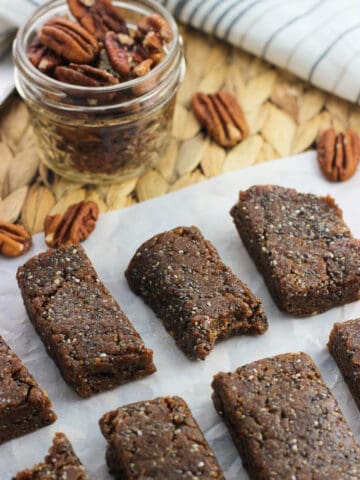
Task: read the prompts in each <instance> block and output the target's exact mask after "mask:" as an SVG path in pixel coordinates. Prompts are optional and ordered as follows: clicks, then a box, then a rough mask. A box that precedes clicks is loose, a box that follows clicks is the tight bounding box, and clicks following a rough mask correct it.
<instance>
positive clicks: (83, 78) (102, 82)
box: [55, 63, 119, 87]
mask: <svg viewBox="0 0 360 480" xmlns="http://www.w3.org/2000/svg"><path fill="white" fill-rule="evenodd" d="M55 78H56V79H57V80H60V82H66V83H72V84H73V85H83V86H84V87H104V86H107V85H116V84H117V83H119V80H118V79H117V78H115V77H114V76H113V75H111V73H109V72H107V71H106V70H102V69H101V68H95V67H91V66H90V65H78V64H77V63H70V65H69V66H67V67H63V66H61V67H57V68H56V69H55Z"/></svg>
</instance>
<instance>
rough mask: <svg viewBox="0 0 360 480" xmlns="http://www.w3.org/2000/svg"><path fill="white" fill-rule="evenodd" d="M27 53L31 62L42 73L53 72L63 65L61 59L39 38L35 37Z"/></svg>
mask: <svg viewBox="0 0 360 480" xmlns="http://www.w3.org/2000/svg"><path fill="white" fill-rule="evenodd" d="M26 53H27V56H28V59H29V60H30V62H31V63H32V64H33V65H34V67H37V68H38V69H39V70H40V71H41V72H51V71H52V70H54V68H55V67H57V66H58V65H60V64H61V63H62V59H61V57H59V56H58V55H56V53H55V52H53V51H51V50H50V49H49V48H47V47H45V45H43V44H42V43H41V42H40V40H39V37H38V36H36V37H34V39H33V40H32V42H31V43H30V45H29V47H28V50H27V52H26Z"/></svg>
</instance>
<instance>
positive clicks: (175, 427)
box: [99, 397, 225, 480]
mask: <svg viewBox="0 0 360 480" xmlns="http://www.w3.org/2000/svg"><path fill="white" fill-rule="evenodd" d="M99 423H100V428H101V431H102V433H103V435H104V436H105V438H106V439H107V441H108V442H109V444H108V449H107V453H106V459H107V463H108V466H109V469H110V471H111V472H112V473H113V474H114V476H115V478H116V479H118V480H140V479H152V480H165V479H166V480H170V479H171V480H185V479H189V480H191V479H197V480H210V479H213V480H225V479H224V476H223V473H222V471H221V469H220V467H219V465H218V463H217V461H216V458H215V456H214V454H213V452H212V450H211V448H210V447H209V445H208V443H207V441H206V439H205V437H204V435H203V434H202V432H201V430H200V428H199V426H198V425H197V423H196V421H195V419H194V418H193V416H192V414H191V411H190V410H189V407H188V406H187V405H186V403H185V402H184V400H183V399H181V398H180V397H159V398H155V399H154V400H151V401H148V402H138V403H132V404H130V405H125V406H124V407H120V408H118V409H117V410H114V411H112V412H109V413H106V414H105V415H104V416H103V417H102V418H101V419H100V422H99Z"/></svg>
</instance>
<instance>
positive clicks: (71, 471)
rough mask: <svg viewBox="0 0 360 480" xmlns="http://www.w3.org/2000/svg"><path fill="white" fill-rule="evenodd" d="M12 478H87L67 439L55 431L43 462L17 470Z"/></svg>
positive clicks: (25, 479) (55, 479)
mask: <svg viewBox="0 0 360 480" xmlns="http://www.w3.org/2000/svg"><path fill="white" fill-rule="evenodd" d="M13 480H89V477H88V475H87V473H86V471H85V469H84V467H83V466H82V464H81V462H80V460H79V458H78V457H77V456H76V454H75V452H74V450H73V447H72V445H71V443H70V441H69V439H68V438H67V437H66V435H64V434H63V433H56V434H55V436H54V438H53V443H52V446H51V447H50V448H49V454H48V455H47V456H46V457H45V460H44V462H43V463H39V464H38V465H35V466H34V467H33V468H29V469H26V470H24V471H22V472H19V473H18V474H17V475H16V476H15V477H13Z"/></svg>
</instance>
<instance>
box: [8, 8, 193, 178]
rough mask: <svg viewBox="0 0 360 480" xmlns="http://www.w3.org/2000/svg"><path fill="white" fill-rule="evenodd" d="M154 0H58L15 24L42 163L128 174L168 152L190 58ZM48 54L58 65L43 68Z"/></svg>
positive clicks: (68, 171) (100, 174)
mask: <svg viewBox="0 0 360 480" xmlns="http://www.w3.org/2000/svg"><path fill="white" fill-rule="evenodd" d="M143 2H144V3H143ZM150 3H151V5H148V3H147V0H129V1H128V2H123V1H120V0H113V1H111V0H68V1H66V0H58V2H49V3H48V4H46V5H45V6H44V7H42V8H41V9H40V10H39V12H38V13H37V14H36V15H34V18H33V19H30V20H29V22H28V24H27V25H25V26H24V29H23V31H22V30H21V29H20V30H19V34H18V36H19V38H18V40H19V41H18V42H17V47H18V48H17V49H16V52H15V54H16V55H17V54H18V55H17V59H18V61H17V68H18V71H19V86H20V87H22V88H20V89H19V92H20V95H22V96H23V98H24V99H25V101H26V102H27V103H28V106H29V107H30V110H31V113H32V122H33V127H34V131H35V134H36V138H37V142H38V146H39V147H40V148H39V154H40V158H41V161H42V162H43V163H45V164H46V165H47V166H48V167H49V168H50V169H51V170H53V171H54V172H55V173H57V174H58V175H61V176H63V177H66V178H67V179H69V180H72V181H75V182H82V183H90V184H102V183H114V182H117V181H123V180H124V179H127V178H132V177H136V176H140V175H142V174H143V173H145V172H146V170H148V169H149V168H151V167H153V166H155V164H156V162H157V161H158V159H159V157H160V156H161V155H162V154H163V152H164V151H165V149H166V147H167V145H168V142H169V139H170V132H171V127H172V118H173V112H174V103H175V95H176V92H177V90H178V88H179V86H180V84H181V82H182V80H183V74H184V58H183V50H182V42H181V38H180V36H179V34H178V31H177V28H176V23H175V22H174V20H173V19H172V18H171V15H170V14H169V13H168V12H167V11H166V10H165V9H164V8H163V7H162V6H161V5H160V3H156V2H154V3H152V2H150ZM145 7H146V8H145ZM42 11H43V13H42ZM115 11H116V12H117V14H115V13H114V12H115ZM109 12H110V13H111V15H110V13H109ZM144 12H149V15H148V17H146V14H145V15H144ZM112 13H114V15H112ZM42 19H43V21H42ZM112 21H115V22H116V25H115V24H113V23H111V22H112ZM39 26H40V27H39ZM25 29H26V30H25ZM25 31H26V32H27V33H26V35H25V34H24V33H23V32H25ZM36 37H37V40H36V44H35V45H34V47H31V46H30V43H29V39H35V38H36ZM169 42H171V44H169ZM72 47H74V48H72ZM34 49H35V51H34ZM26 50H27V53H28V58H26V57H25V56H24V53H25V52H26ZM45 52H46V54H47V53H50V52H51V53H52V54H54V55H55V56H56V58H57V59H58V62H59V63H58V64H54V65H52V66H51V67H49V70H48V71H44V72H42V73H41V74H39V72H38V70H39V68H40V60H41V57H42V56H43V55H45ZM85 57H87V58H86V60H85ZM45 66H46V65H45ZM34 67H35V68H34ZM46 68H47V67H46ZM154 68H156V72H154V73H153V74H151V72H152V71H153V69H154ZM43 73H45V74H46V75H47V76H48V81H47V79H46V78H44V75H43ZM30 92H35V97H36V98H35V99H30V98H29V94H30Z"/></svg>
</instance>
